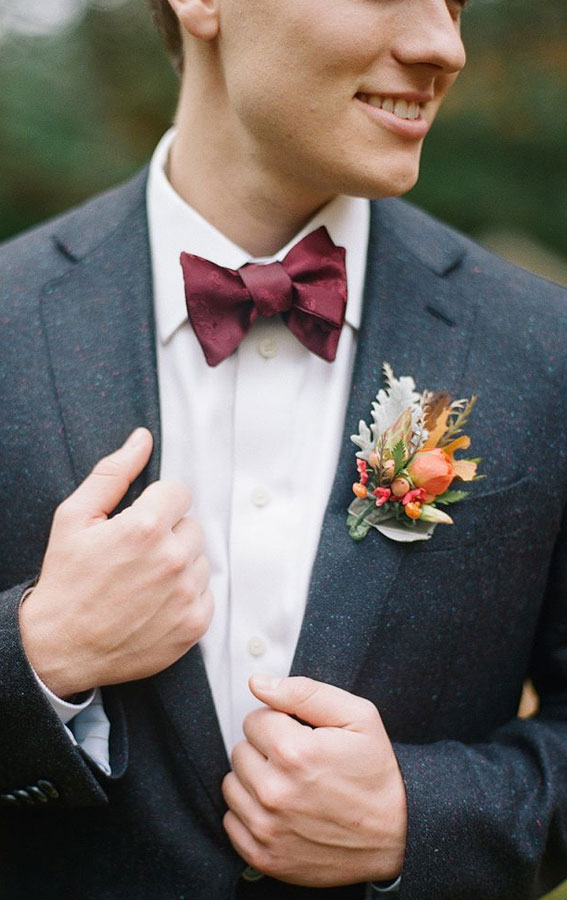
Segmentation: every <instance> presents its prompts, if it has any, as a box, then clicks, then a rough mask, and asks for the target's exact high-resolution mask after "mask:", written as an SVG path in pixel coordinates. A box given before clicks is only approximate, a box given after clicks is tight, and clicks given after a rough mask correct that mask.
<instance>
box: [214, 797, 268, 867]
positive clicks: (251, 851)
mask: <svg viewBox="0 0 567 900" xmlns="http://www.w3.org/2000/svg"><path fill="white" fill-rule="evenodd" d="M222 821H223V825H224V829H225V831H226V833H227V835H228V837H229V840H230V842H231V844H232V846H233V847H234V849H235V850H236V852H237V853H238V855H239V856H241V857H242V859H244V860H245V861H246V862H247V863H249V865H252V866H254V867H255V868H257V867H258V864H259V859H258V851H259V847H258V844H257V842H256V841H255V840H254V838H253V837H252V835H251V834H250V832H249V830H248V829H247V828H246V825H244V823H243V822H241V821H240V819H239V818H238V816H237V815H236V813H234V812H233V811H232V810H231V809H229V811H228V812H227V813H226V814H225V816H224V819H223V820H222Z"/></svg>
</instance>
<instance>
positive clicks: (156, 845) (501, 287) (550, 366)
mask: <svg viewBox="0 0 567 900" xmlns="http://www.w3.org/2000/svg"><path fill="white" fill-rule="evenodd" d="M0 273H1V274H0V327H1V357H0V454H1V457H0V517H1V531H0V589H1V590H2V593H1V594H0V641H1V662H0V794H2V797H3V799H2V801H0V802H1V803H2V804H3V805H1V806H0V823H1V824H0V829H1V830H0V893H1V895H2V897H3V898H5V900H16V898H17V900H20V898H22V900H24V898H25V900H36V898H42V900H55V898H57V900H60V898H62V897H67V896H73V897H81V898H82V900H116V898H117V897H120V896H123V897H124V898H127V900H183V898H185V900H188V898H191V900H211V898H213V900H216V898H229V897H249V898H262V900H273V898H274V900H275V898H302V897H306V898H307V897H318V898H319V897H321V898H322V897H327V896H328V897H337V898H339V897H340V898H345V900H346V898H353V900H354V898H361V897H363V895H364V887H363V886H361V885H355V886H349V887H345V888H337V889H331V890H309V889H302V888H297V887H293V886H290V885H285V884H283V883H279V882H276V881H273V880H271V879H267V878H266V879H262V880H260V881H258V882H256V883H249V882H245V881H243V880H242V879H241V878H240V875H241V873H242V870H243V869H244V865H245V864H244V863H243V861H242V860H241V859H239V858H238V857H237V855H236V854H235V853H234V851H233V850H232V848H231V846H230V844H229V842H228V840H227V838H226V836H225V834H224V832H223V828H222V815H223V811H224V805H223V800H222V796H221V790H220V786H221V781H222V778H223V776H224V774H225V773H226V771H227V770H228V768H229V763H228V760H227V758H226V754H225V751H224V748H223V743H222V740H221V735H220V732H219V727H218V722H217V719H216V715H215V710H214V706H213V702H212V698H211V693H210V689H209V686H208V683H207V678H206V674H205V670H204V666H203V662H202V658H201V655H200V651H199V648H198V647H195V648H193V650H191V652H189V653H188V654H187V655H186V656H185V657H183V658H182V659H181V660H179V662H177V663H176V664H175V665H173V666H171V667H170V668H168V669H167V670H166V671H164V672H162V673H160V674H158V675H157V676H155V677H153V678H150V679H147V680H144V681H139V682H135V683H131V684H126V685H120V686H116V687H111V688H108V689H106V690H105V705H106V708H107V710H108V712H109V715H110V718H111V722H112V732H111V756H112V772H113V774H112V777H106V776H105V775H103V774H101V773H100V772H99V771H97V770H96V767H94V766H93V765H92V764H91V763H90V762H89V760H88V758H86V757H85V756H84V755H83V754H82V753H81V752H80V751H79V750H77V749H76V748H74V747H73V746H72V745H71V743H70V741H69V739H68V737H67V735H66V734H65V732H64V730H63V727H62V726H61V724H60V723H59V720H58V719H57V717H56V716H55V714H54V713H53V712H52V710H51V708H50V707H49V705H48V703H47V702H46V700H45V699H44V697H43V695H42V693H41V692H40V690H39V689H38V686H37V684H36V682H35V680H34V677H33V674H32V672H31V671H30V668H29V666H28V663H27V661H26V657H25V654H24V652H23V649H22V646H21V642H20V639H19V633H18V627H17V610H18V604H19V600H20V597H21V594H22V590H23V588H25V587H26V586H27V585H29V584H30V583H31V582H32V581H33V579H34V577H35V576H36V575H37V573H38V571H39V569H40V565H41V560H42V555H43V552H44V549H45V544H46V540H47V537H48V532H49V526H50V521H51V517H52V515H53V511H54V509H55V508H56V506H57V505H58V504H59V503H60V502H61V501H62V500H63V499H64V498H65V497H66V496H67V495H68V494H69V493H70V492H71V491H72V490H73V488H74V487H75V486H76V485H77V484H78V483H79V482H80V481H81V480H82V479H83V478H84V477H85V476H86V475H87V473H88V472H89V470H90V469H91V467H92V466H93V465H94V463H95V462H96V461H97V460H98V459H99V458H100V457H101V456H103V455H104V454H106V453H108V452H110V451H111V450H113V449H114V448H115V447H117V446H118V445H119V444H120V443H121V442H122V441H123V440H124V439H125V437H126V436H127V434H128V433H129V432H130V431H131V430H132V429H133V428H134V427H135V426H138V425H146V426H147V427H148V428H150V429H151V431H152V432H153V434H154V438H155V452H154V455H153V458H152V460H151V462H150V464H149V466H148V468H147V471H146V472H145V473H144V475H143V476H142V477H141V478H140V479H139V480H138V482H137V483H136V484H135V485H134V486H133V488H132V490H131V492H130V494H129V497H128V499H127V502H131V500H132V499H133V497H134V496H136V495H137V494H138V493H139V492H140V491H141V490H142V489H143V487H144V486H145V485H146V484H147V483H148V482H149V481H151V480H152V479H155V478H157V477H158V472H159V457H160V437H159V409H158V391H157V380H156V363H155V349H154V324H153V312H152V293H151V270H150V256H149V249H148V235H147V220H146V209H145V173H142V174H141V175H139V176H138V177H136V178H135V179H134V180H133V181H132V182H130V183H128V184H127V185H125V186H123V187H121V188H118V189H117V190H115V191H113V192H110V193H109V194H107V195H105V196H103V197H100V198H98V199H95V200H94V201H92V202H91V203H89V204H87V205H86V206H84V207H82V208H81V209H79V210H77V211H74V212H72V213H70V214H68V215H66V216H64V217H62V218H61V219H59V220H56V221H55V222H51V223H48V224H47V225H44V226H42V227H41V228H39V229H35V230H34V231H32V232H31V233H29V234H27V235H23V236H22V237H20V238H18V239H16V240H14V241H11V242H10V243H8V244H6V245H5V246H4V248H2V250H1V251H0ZM566 338H567V302H566V295H565V292H563V291H562V290H561V289H560V288H558V287H556V286H553V285H551V284H549V283H546V282H544V281H541V280H538V279H536V278H534V277H533V276H531V275H528V274H527V273H526V272H523V271H521V270H518V269H516V268H514V267H512V266H510V265H509V264H507V263H505V262H503V261H502V260H499V259H497V258H495V257H493V256H491V255H490V254H488V253H487V252H486V251H484V250H482V249H480V248H479V247H477V246H475V245H474V244H473V243H472V242H470V241H469V240H467V239H466V238H464V237H462V236H460V235H457V234H456V233H454V232H452V231H451V230H450V229H448V228H446V227H444V226H442V225H440V224H439V223H437V222H435V221H433V220H432V219H430V218H429V217H428V216H426V215H424V214H423V213H421V212H418V211H417V210H415V209H413V208H412V207H411V206H408V205H407V204H405V203H403V202H401V201H398V200H384V201H380V202H378V203H375V204H373V210H372V225H371V239H370V249H369V255H368V268H367V277H366V288H365V301H364V314H363V322H362V327H361V331H360V337H359V346H358V351H357V357H356V362H355V367H354V375H353V380H352V390H351V393H350V400H349V405H348V411H347V415H346V419H345V428H344V441H343V447H342V451H341V455H340V461H339V465H338V468H337V473H336V477H335V480H334V484H333V486H332V489H331V493H330V501H329V505H328V508H327V510H326V514H325V519H324V525H323V529H322V534H321V541H320V546H319V550H318V554H317V558H316V562H315V565H314V569H313V574H312V580H311V586H310V591H309V598H308V603H307V609H306V613H305V618H304V622H303V626H302V630H301V634H300V638H299V642H298V646H297V649H296V653H295V658H294V661H293V667H292V672H293V673H297V674H305V675H309V676H311V677H313V678H316V679H320V680H322V681H326V682H330V683H332V684H336V685H339V686H340V687H342V688H345V689H347V690H349V691H352V692H354V693H356V694H359V695H362V696H365V697H368V698H369V699H370V700H372V701H373V702H374V703H375V704H376V706H377V707H378V709H379V710H380V712H381V714H382V717H383V719H384V722H385V725H386V728H387V730H388V733H389V734H390V736H391V738H392V740H393V742H394V746H395V750H396V753H397V756H398V759H399V762H400V766H401V770H402V773H403V776H404V779H405V784H406V789H407V797H408V809H409V834H408V844H407V853H406V859H405V864H404V871H403V886H402V894H401V896H402V898H404V900H405V898H407V900H481V898H482V900H496V898H506V900H510V898H514V900H523V898H526V900H528V898H535V897H537V896H540V895H541V894H542V893H544V892H545V891H546V890H549V889H550V888H551V887H552V886H553V885H554V884H556V883H557V882H558V881H560V880H561V879H562V878H564V877H565V876H567V527H566V524H567V523H566V522H565V520H564V519H563V516H564V509H565V505H566V500H567V415H566V402H565V396H566V391H567V377H566V375H567V371H566V370H567V365H566V363H567V340H566ZM384 360H388V361H389V362H390V363H391V365H392V366H393V368H394V371H395V372H396V374H398V375H402V374H411V375H413V377H414V378H415V380H416V383H417V385H418V386H419V388H420V389H423V388H429V389H446V390H448V391H450V392H451V394H452V396H453V397H460V396H467V397H468V396H470V395H472V394H478V395H479V401H478V404H477V408H476V410H475V413H474V415H473V417H472V419H471V421H470V427H468V428H467V431H468V432H469V433H470V435H471V438H472V447H473V452H474V455H475V456H477V455H478V456H481V457H482V458H483V463H482V471H483V472H484V473H485V475H486V478H485V479H484V480H483V481H479V482H476V483H475V484H473V485H472V496H471V497H470V498H469V499H467V500H466V501H465V502H463V503H461V504H459V506H458V507H455V509H454V519H455V524H454V526H452V527H445V526H440V527H438V528H437V530H436V532H435V535H434V537H433V539H432V540H431V541H430V542H425V543H414V544H400V543H394V542H391V541H388V540H387V539H385V538H383V537H382V536H381V535H380V534H379V533H378V532H374V531H373V532H372V533H371V534H369V536H368V537H367V538H366V539H365V540H364V541H362V542H361V543H355V542H353V541H352V540H351V539H350V538H349V536H348V534H347V531H346V527H345V517H346V510H347V507H348V505H349V503H350V501H351V499H352V493H351V484H352V481H353V480H354V475H355V470H354V450H355V448H354V446H353V445H352V443H351V442H350V440H349V436H350V434H351V433H353V432H354V431H356V430H357V424H358V421H359V419H361V418H364V419H368V416H369V409H370V404H371V401H372V400H373V398H374V396H375V394H376V391H377V389H378V387H379V386H380V385H381V379H382V376H381V367H382V363H383V362H384ZM193 389H194V390H195V391H198V390H199V385H198V384H195V385H194V386H193ZM290 565H293V561H292V560H291V561H290ZM62 602H63V601H62ZM528 675H530V676H531V677H532V678H533V679H534V681H535V684H536V685H537V688H538V691H539V693H540V696H541V710H540V713H539V715H538V716H537V717H535V718H533V719H530V720H526V721H520V720H518V719H517V718H516V711H517V707H518V701H519V698H520V695H521V691H522V683H523V681H524V678H525V677H526V676H528ZM38 785H39V787H38ZM46 785H50V786H51V788H48V787H47V786H46ZM18 791H19V792H20V793H17V792H18ZM51 794H52V795H53V796H51ZM46 797H47V799H46Z"/></svg>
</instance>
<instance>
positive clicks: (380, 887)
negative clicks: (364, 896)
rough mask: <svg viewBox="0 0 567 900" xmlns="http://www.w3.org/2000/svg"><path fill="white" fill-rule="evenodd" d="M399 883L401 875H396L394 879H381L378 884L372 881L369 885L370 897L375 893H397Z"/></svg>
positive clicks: (400, 882) (398, 891)
mask: <svg viewBox="0 0 567 900" xmlns="http://www.w3.org/2000/svg"><path fill="white" fill-rule="evenodd" d="M401 884H402V876H401V875H398V877H397V878H396V879H394V881H382V882H380V883H379V884H378V883H376V882H373V883H372V884H371V885H370V888H371V893H370V897H372V896H373V895H374V896H375V895H376V894H399V893H400V887H401Z"/></svg>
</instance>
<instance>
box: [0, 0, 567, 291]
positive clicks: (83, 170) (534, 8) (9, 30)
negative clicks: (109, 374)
mask: <svg viewBox="0 0 567 900" xmlns="http://www.w3.org/2000/svg"><path fill="white" fill-rule="evenodd" d="M463 30H464V34H465V38H466V43H467V47H468V51H469V63H468V66H467V68H466V70H465V72H464V73H463V75H462V76H461V79H460V82H459V84H458V86H457V88H456V90H455V91H454V92H453V94H452V95H451V96H450V98H449V100H448V102H447V105H446V107H445V109H444V110H443V112H442V114H441V118H440V120H439V122H438V123H437V125H436V128H434V129H433V132H432V134H431V136H430V137H429V138H428V141H427V143H426V147H425V152H424V159H423V167H422V177H421V180H420V183H419V185H418V186H417V188H416V189H415V190H414V191H412V194H411V195H410V196H411V198H412V199H413V200H415V202H417V203H419V204H420V205H422V206H424V207H425V208H426V209H429V210H430V211H432V212H433V213H434V214H435V215H437V216H439V217H440V218H442V219H445V220H446V221H448V222H450V223H452V224H454V225H456V226H457V227H458V228H461V229H463V230H464V231H466V232H468V233H470V234H472V235H473V236H474V237H476V238H478V239H480V240H482V241H483V242H485V243H487V244H488V245H489V246H492V247H493V248H495V249H496V250H497V251H499V252H501V253H503V254H504V255H508V256H510V257H511V258H513V259H514V260H515V261H517V262H520V263H521V264H523V265H525V266H526V267H528V268H532V269H534V270H536V271H541V272H543V273H545V274H547V275H548V276H549V277H552V278H554V279H555V280H557V281H562V282H564V283H567V243H566V234H567V152H566V147H567V115H566V110H567V102H566V101H567V90H566V88H567V0H472V2H471V4H470V8H469V9H468V10H467V12H466V14H465V16H464V22H463ZM0 85H1V88H0V173H1V177H0V238H5V237H8V236H9V235H11V234H13V233H15V232H18V231H20V230H22V229H23V228H26V227H28V226H30V225H32V224H33V223H35V222H37V221H39V220H41V219H44V218H45V217H47V216H49V215H52V214H53V213H56V212H59V211H60V210H63V209H66V208H68V207H69V206H71V205H72V204H75V203H77V202H78V201H80V200H82V199H83V198H85V197H87V196H89V195H90V194H92V193H94V192H96V191H98V190H101V189H103V188H105V187H107V186H109V185H112V184H115V183H116V182H118V181H120V180H121V179H123V178H125V177H126V176H128V175H129V174H130V173H132V172H133V171H135V170H136V169H137V167H138V166H140V165H141V164H142V163H143V162H144V161H145V160H146V159H147V158H148V156H149V155H150V153H151V151H152V149H153V147H154V145H155V142H156V140H157V138H158V137H159V136H160V134H161V133H162V132H163V131H164V130H165V129H166V128H167V127H168V125H169V124H170V122H171V119H172V116H173V112H174V106H175V96H176V86H177V82H176V78H175V76H174V74H173V71H172V69H171V67H170V65H169V62H168V60H167V59H166V56H165V54H164V52H163V50H162V48H161V44H160V42H159V39H158V37H157V36H156V35H155V34H154V31H153V28H152V25H151V22H150V18H149V15H148V11H147V8H146V2H145V0H0Z"/></svg>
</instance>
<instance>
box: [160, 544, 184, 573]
mask: <svg viewBox="0 0 567 900" xmlns="http://www.w3.org/2000/svg"><path fill="white" fill-rule="evenodd" d="M163 561H164V567H165V569H166V571H167V572H169V573H170V574H171V575H181V574H182V572H184V571H185V569H186V567H187V555H186V553H185V552H184V550H183V548H182V547H180V546H178V545H174V546H170V547H168V548H167V549H166V550H164V551H163Z"/></svg>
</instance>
